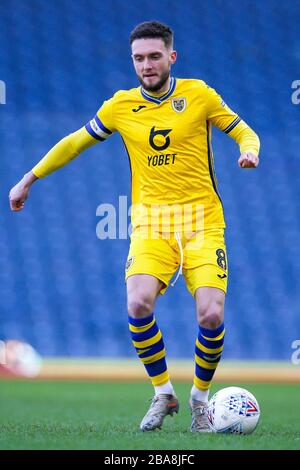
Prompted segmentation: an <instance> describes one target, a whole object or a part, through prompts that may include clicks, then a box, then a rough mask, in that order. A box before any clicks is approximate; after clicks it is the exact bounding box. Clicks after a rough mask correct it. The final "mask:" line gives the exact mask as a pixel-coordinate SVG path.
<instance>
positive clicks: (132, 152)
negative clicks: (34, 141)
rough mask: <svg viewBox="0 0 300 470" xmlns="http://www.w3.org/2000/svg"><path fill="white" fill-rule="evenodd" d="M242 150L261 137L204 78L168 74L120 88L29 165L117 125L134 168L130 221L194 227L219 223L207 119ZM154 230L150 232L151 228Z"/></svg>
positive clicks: (74, 149)
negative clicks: (164, 82)
mask: <svg viewBox="0 0 300 470" xmlns="http://www.w3.org/2000/svg"><path fill="white" fill-rule="evenodd" d="M212 125H214V126H217V127H218V128H219V129H221V130H222V131H224V132H225V133H227V134H228V135H230V137H232V138H233V139H234V140H235V141H236V142H237V143H238V144H239V146H240V151H241V152H252V153H254V154H256V155H258V151H259V139H258V137H257V135H256V134H255V132H253V130H252V129H250V127H249V126H247V124H246V123H245V122H244V121H242V120H241V119H240V118H239V116H237V114H235V113H234V112H233V111H232V110H231V109H230V108H229V107H228V106H227V105H226V104H225V103H224V102H223V100H222V98H221V97H220V96H219V95H218V94H217V93H216V91H215V90H214V89H212V88H210V87H209V86H208V85H206V83H205V82H203V81H202V80H196V79H175V78H171V80H170V87H169V90H168V91H167V92H166V93H164V94H161V95H157V94H156V95H154V94H149V93H147V92H146V91H145V90H144V89H143V88H142V87H138V88H133V89H131V90H120V91H118V92H117V93H116V94H115V95H114V96H113V97H112V98H111V99H109V100H107V101H105V102H104V103H103V105H102V106H101V108H100V109H99V111H98V112H97V114H96V116H95V117H94V118H93V119H92V120H91V121H89V122H88V123H87V124H86V126H85V127H83V128H81V129H79V130H78V131H76V132H74V133H72V134H70V135H68V136H67V137H65V138H64V139H62V140H61V141H60V142H58V144H56V145H55V146H54V147H53V148H52V149H51V150H50V151H49V152H48V154H47V155H46V156H45V157H44V158H43V159H42V160H41V161H40V162H39V163H38V164H37V165H36V166H35V167H34V168H33V169H32V171H33V173H34V174H35V175H36V176H37V177H39V178H41V177H44V176H46V175H48V174H50V173H51V172H53V171H55V170H57V169H58V168H61V167H62V166H64V165H65V164H66V163H68V162H69V161H70V160H72V159H73V158H75V157H76V156H77V155H79V154H80V153H81V152H82V151H83V150H85V149H86V148H88V147H90V146H91V145H94V144H95V143H97V142H99V141H104V140H105V139H106V138H107V137H109V136H110V135H111V134H112V133H114V132H119V133H120V134H121V136H122V138H123V141H124V144H125V146H126V149H127V153H128V157H129V162H130V167H131V174H132V211H131V219H132V226H133V228H134V229H135V228H137V227H142V228H143V231H144V228H145V227H151V232H153V231H166V232H174V231H184V232H191V231H195V230H196V231H198V230H203V229H204V228H222V227H224V226H225V222H224V215H223V208H222V203H221V200H220V196H219V193H218V188H217V180H216V176H215V170H214V160H213V153H212V147H211V126H212ZM152 235H153V234H152Z"/></svg>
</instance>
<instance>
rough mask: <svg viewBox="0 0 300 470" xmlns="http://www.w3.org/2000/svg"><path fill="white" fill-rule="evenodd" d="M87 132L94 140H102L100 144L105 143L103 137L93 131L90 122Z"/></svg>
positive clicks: (86, 126) (87, 125)
mask: <svg viewBox="0 0 300 470" xmlns="http://www.w3.org/2000/svg"><path fill="white" fill-rule="evenodd" d="M84 127H85V128H86V130H87V131H88V133H89V134H90V135H91V136H92V137H94V139H97V140H100V142H104V140H105V139H103V137H100V135H98V134H96V132H94V131H93V129H92V128H91V125H90V123H89V122H88V123H87V124H86V125H85V126H84Z"/></svg>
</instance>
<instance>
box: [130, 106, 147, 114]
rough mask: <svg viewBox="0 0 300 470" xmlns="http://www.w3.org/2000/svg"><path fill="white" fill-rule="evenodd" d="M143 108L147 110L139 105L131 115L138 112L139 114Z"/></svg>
mask: <svg viewBox="0 0 300 470" xmlns="http://www.w3.org/2000/svg"><path fill="white" fill-rule="evenodd" d="M143 108H147V106H142V105H140V106H138V107H137V108H133V110H132V112H133V113H138V112H139V111H140V110H141V109H143Z"/></svg>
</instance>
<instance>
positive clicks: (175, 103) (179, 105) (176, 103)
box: [172, 98, 186, 113]
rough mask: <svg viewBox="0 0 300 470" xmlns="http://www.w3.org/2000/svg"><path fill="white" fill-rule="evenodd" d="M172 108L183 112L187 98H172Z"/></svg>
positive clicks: (177, 111)
mask: <svg viewBox="0 0 300 470" xmlns="http://www.w3.org/2000/svg"><path fill="white" fill-rule="evenodd" d="M172 108H173V109H174V111H176V113H182V112H183V111H184V110H185V108H186V99H185V98H172Z"/></svg>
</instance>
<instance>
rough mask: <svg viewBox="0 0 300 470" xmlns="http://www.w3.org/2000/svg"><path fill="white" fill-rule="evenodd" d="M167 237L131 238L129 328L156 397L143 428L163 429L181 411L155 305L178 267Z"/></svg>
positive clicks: (135, 236) (128, 289)
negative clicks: (171, 417) (168, 367)
mask: <svg viewBox="0 0 300 470" xmlns="http://www.w3.org/2000/svg"><path fill="white" fill-rule="evenodd" d="M177 264H178V263H177V260H176V258H175V257H174V250H173V249H172V248H171V247H170V245H169V242H168V240H163V239H158V240H149V239H140V237H139V236H138V235H135V234H134V236H133V237H132V238H131V246H130V251H129V255H128V261H127V269H126V282H127V303H128V314H129V316H128V319H129V329H130V333H131V336H132V341H133V345H134V347H135V349H136V351H137V354H138V356H139V358H140V360H141V361H142V362H143V364H144V366H145V369H146V371H147V373H148V376H149V378H150V380H151V382H152V385H153V386H154V390H155V396H154V398H153V400H152V403H151V406H150V409H149V411H148V412H147V414H146V415H145V417H144V419H143V420H142V422H141V426H140V427H141V429H142V430H143V431H151V430H153V429H156V428H160V427H161V425H162V423H163V420H164V418H165V416H167V415H168V414H170V415H172V414H173V413H174V412H177V411H178V407H179V405H178V400H177V398H176V395H175V392H174V389H173V386H172V384H171V382H170V377H169V372H168V369H167V363H166V351H165V345H164V341H163V337H162V333H161V331H160V329H159V327H158V325H157V322H156V318H155V315H154V306H155V302H156V299H157V297H158V295H159V294H161V293H163V292H164V291H165V290H166V288H167V285H168V283H169V281H170V279H171V277H172V275H173V274H174V271H175V270H176V267H177Z"/></svg>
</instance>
